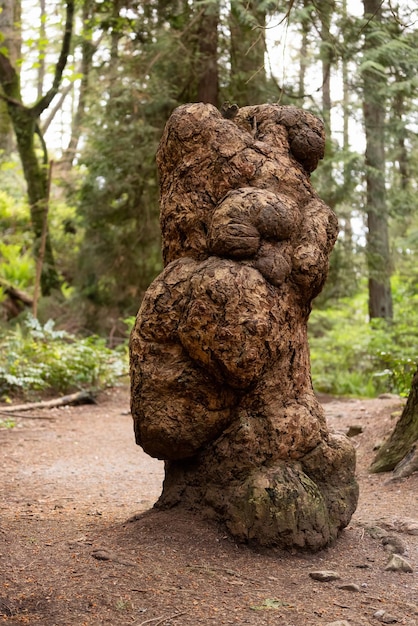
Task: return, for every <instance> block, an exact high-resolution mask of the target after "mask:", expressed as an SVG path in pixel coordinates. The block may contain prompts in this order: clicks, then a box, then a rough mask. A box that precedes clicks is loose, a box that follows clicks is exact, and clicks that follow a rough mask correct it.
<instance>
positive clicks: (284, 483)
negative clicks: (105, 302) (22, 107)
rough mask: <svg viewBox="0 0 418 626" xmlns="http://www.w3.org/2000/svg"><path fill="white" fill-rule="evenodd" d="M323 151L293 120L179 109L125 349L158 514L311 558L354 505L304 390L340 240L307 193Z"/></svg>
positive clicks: (277, 110)
mask: <svg viewBox="0 0 418 626" xmlns="http://www.w3.org/2000/svg"><path fill="white" fill-rule="evenodd" d="M323 150H324V132H323V125H322V123H321V122H320V120H318V119H317V118H316V117H314V116H313V115H311V114H310V113H307V112H306V111H301V110H299V109H296V108H295V107H285V106H280V105H259V106H252V107H245V108H243V109H240V110H238V111H237V114H236V115H235V117H234V119H233V120H230V119H225V118H223V117H222V115H221V114H220V113H219V111H217V109H215V108H214V107H212V106H211V105H203V104H191V105H184V106H182V107H179V108H178V109H176V111H175V112H174V113H173V115H172V116H171V118H170V120H169V121H168V123H167V126H166V129H165V131H164V135H163V137H162V140H161V143H160V148H159V152H158V155H157V162H158V165H159V170H160V181H161V229H162V244H163V255H164V262H165V269H164V271H163V272H162V273H161V274H160V276H158V277H157V278H156V280H155V281H154V282H153V284H152V285H151V286H150V288H149V289H148V291H147V293H146V295H145V297H144V300H143V302H142V305H141V308H140V311H139V313H138V316H137V320H136V324H135V327H134V329H133V332H132V336H131V343H130V351H131V408H132V415H133V419H134V427H135V435H136V441H137V443H138V444H139V445H141V446H142V447H143V449H144V450H145V451H146V452H147V453H149V454H150V455H152V456H155V457H157V458H161V459H164V460H165V461H166V476H165V481H164V486H163V493H162V495H161V497H160V499H159V501H158V503H157V506H159V507H172V506H185V507H188V508H191V509H199V510H202V511H204V512H205V514H206V515H209V516H210V517H212V518H215V519H217V520H219V521H221V522H223V523H224V524H225V526H226V527H227V528H228V530H229V531H230V533H231V534H232V535H234V536H235V537H236V538H237V539H240V540H245V541H254V542H256V543H259V544H261V545H266V546H269V545H276V546H281V547H286V548H290V547H297V548H307V549H311V550H318V549H320V548H322V547H324V546H326V545H328V544H329V543H330V542H331V541H333V540H334V539H335V538H336V536H337V535H338V532H339V531H340V530H341V529H342V528H344V527H345V526H346V525H347V524H348V523H349V521H350V518H351V516H352V514H353V512H354V510H355V508H356V504H357V497H358V488H357V483H356V481H355V477H354V473H355V454H354V449H353V447H352V444H351V443H350V441H349V440H348V439H347V438H345V437H337V436H335V435H331V434H330V433H329V432H328V429H327V426H326V423H325V417H324V412H323V409H322V407H321V406H320V404H319V403H318V401H317V400H316V398H315V395H314V393H313V390H312V384H311V378H310V363H309V348H308V340H307V321H308V317H309V313H310V309H311V302H312V300H313V298H314V297H315V296H316V295H317V294H318V293H319V292H320V291H321V289H322V286H323V284H324V282H325V279H326V276H327V271H328V259H329V254H330V252H331V250H332V247H333V245H334V243H335V239H336V236H337V233H338V225H337V220H336V217H335V215H334V213H333V212H332V211H331V209H330V208H329V207H327V206H326V205H325V204H324V203H323V202H322V200H321V199H320V198H319V197H318V196H317V194H316V193H315V191H314V189H313V188H312V186H311V183H310V179H309V174H310V172H311V171H313V169H315V167H316V166H317V163H318V161H319V159H320V158H322V156H323Z"/></svg>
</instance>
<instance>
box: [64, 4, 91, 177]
mask: <svg viewBox="0 0 418 626" xmlns="http://www.w3.org/2000/svg"><path fill="white" fill-rule="evenodd" d="M93 8H94V2H93V0H84V2H83V10H82V21H83V33H82V37H83V39H82V43H81V68H80V70H81V74H82V78H81V82H80V90H79V94H78V102H77V109H76V113H75V115H74V119H73V121H72V125H71V138H70V141H69V143H68V146H67V149H66V150H65V152H64V154H63V157H62V159H61V164H62V165H63V166H64V168H65V169H67V170H70V169H71V166H72V164H73V161H74V159H75V156H76V153H77V147H78V144H79V141H80V137H81V133H82V128H83V121H84V117H85V112H86V105H87V96H88V91H89V80H90V70H91V66H92V62H93V55H94V52H95V50H96V47H95V45H94V43H93V40H92V28H91V26H90V21H91V19H92V13H93Z"/></svg>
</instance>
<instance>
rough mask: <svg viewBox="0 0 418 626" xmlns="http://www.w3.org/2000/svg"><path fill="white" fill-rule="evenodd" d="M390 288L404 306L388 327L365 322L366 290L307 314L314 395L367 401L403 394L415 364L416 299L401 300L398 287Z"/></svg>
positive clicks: (378, 322)
mask: <svg viewBox="0 0 418 626" xmlns="http://www.w3.org/2000/svg"><path fill="white" fill-rule="evenodd" d="M393 288H394V292H395V294H397V295H398V298H399V300H400V301H402V302H403V305H402V306H399V307H398V308H397V316H396V319H395V320H394V321H393V322H387V321H385V320H382V319H378V320H373V322H372V323H370V322H369V320H368V316H367V298H366V292H365V291H364V292H363V293H361V294H359V295H357V296H355V297H353V298H350V299H344V300H341V301H340V302H339V304H338V305H337V306H333V307H332V308H331V307H330V308H328V309H322V310H319V309H317V310H314V311H313V312H312V314H311V318H310V323H309V344H310V350H311V363H312V380H313V384H314V388H315V390H316V391H319V392H323V393H330V394H334V395H342V396H347V395H348V396H366V397H373V396H376V395H378V394H380V393H384V392H392V393H399V394H402V395H407V394H408V392H409V389H410V386H411V380H412V376H413V374H414V372H415V371H416V368H417V365H418V318H417V316H416V306H417V301H418V295H416V296H414V297H409V298H407V299H402V300H401V296H400V291H401V286H399V285H397V284H396V281H394V285H393ZM399 304H400V302H399Z"/></svg>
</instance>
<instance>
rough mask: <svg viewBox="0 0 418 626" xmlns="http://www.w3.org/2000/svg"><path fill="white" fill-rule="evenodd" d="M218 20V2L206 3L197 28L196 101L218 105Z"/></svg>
mask: <svg viewBox="0 0 418 626" xmlns="http://www.w3.org/2000/svg"><path fill="white" fill-rule="evenodd" d="M218 22H219V2H213V3H211V4H210V5H208V6H207V7H206V9H205V11H204V13H203V15H202V18H201V20H200V24H199V29H198V33H197V36H198V46H199V52H198V68H197V73H198V88H197V100H198V102H205V103H207V104H213V105H214V106H218V91H219V77H218Z"/></svg>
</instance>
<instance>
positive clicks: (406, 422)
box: [370, 372, 418, 473]
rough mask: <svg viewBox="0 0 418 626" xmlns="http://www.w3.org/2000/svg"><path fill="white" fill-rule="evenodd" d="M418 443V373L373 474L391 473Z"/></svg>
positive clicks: (376, 461)
mask: <svg viewBox="0 0 418 626" xmlns="http://www.w3.org/2000/svg"><path fill="white" fill-rule="evenodd" d="M417 442H418V372H416V374H415V376H414V378H413V379H412V385H411V391H410V393H409V396H408V401H407V403H406V405H405V408H404V410H403V411H402V415H401V417H400V418H399V420H398V422H397V424H396V426H395V429H394V431H393V433H392V434H391V436H390V437H389V439H388V440H387V441H386V443H384V444H383V446H382V447H381V448H380V449H379V451H378V453H377V454H376V457H375V459H374V461H373V464H372V465H371V467H370V471H371V472H376V473H377V472H391V471H392V470H393V469H395V467H396V466H397V465H398V464H399V463H400V462H401V461H402V460H403V459H404V458H405V457H406V456H407V455H408V453H409V452H410V451H411V449H412V447H413V446H414V444H416V443H417Z"/></svg>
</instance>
